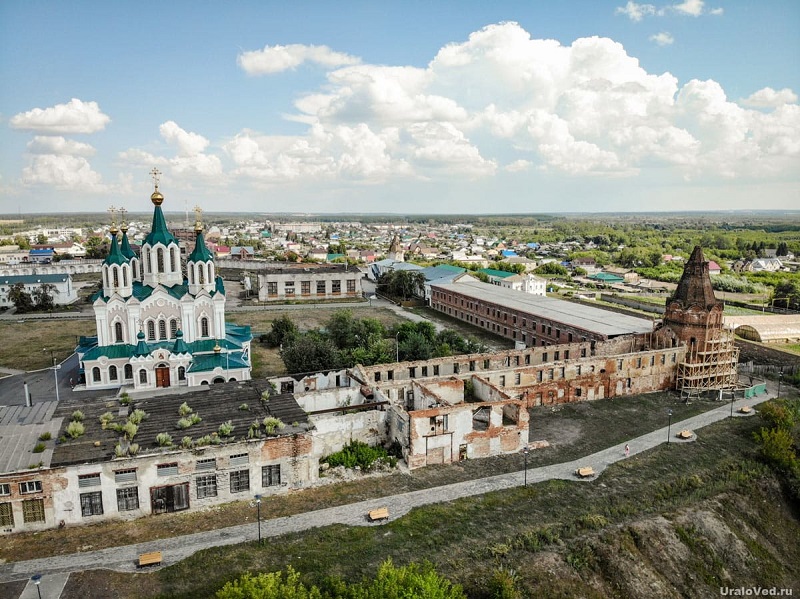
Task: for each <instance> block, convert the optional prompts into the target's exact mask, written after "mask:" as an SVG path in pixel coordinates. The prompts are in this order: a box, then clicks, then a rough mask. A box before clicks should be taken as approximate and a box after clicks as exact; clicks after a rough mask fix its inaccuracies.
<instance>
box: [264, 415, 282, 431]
mask: <svg viewBox="0 0 800 599" xmlns="http://www.w3.org/2000/svg"><path fill="white" fill-rule="evenodd" d="M263 424H264V428H265V429H266V430H267V434H268V435H274V434H275V432H276V431H278V430H280V429H282V428H284V427H285V426H286V425H285V424H284V423H283V422H281V419H280V418H275V417H274V416H267V417H266V418H264V423H263Z"/></svg>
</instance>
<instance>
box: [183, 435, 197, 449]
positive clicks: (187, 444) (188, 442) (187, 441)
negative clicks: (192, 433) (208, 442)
mask: <svg viewBox="0 0 800 599" xmlns="http://www.w3.org/2000/svg"><path fill="white" fill-rule="evenodd" d="M192 445H194V442H193V441H192V438H191V437H188V436H187V437H184V438H183V439H181V447H183V448H184V449H191V447H192Z"/></svg>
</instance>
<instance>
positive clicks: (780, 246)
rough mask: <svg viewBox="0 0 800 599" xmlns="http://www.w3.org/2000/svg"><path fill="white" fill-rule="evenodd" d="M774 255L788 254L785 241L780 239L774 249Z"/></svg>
mask: <svg viewBox="0 0 800 599" xmlns="http://www.w3.org/2000/svg"><path fill="white" fill-rule="evenodd" d="M775 255H776V256H788V255H789V246H787V245H786V242H785V241H781V242H780V243H779V244H778V249H777V250H775Z"/></svg>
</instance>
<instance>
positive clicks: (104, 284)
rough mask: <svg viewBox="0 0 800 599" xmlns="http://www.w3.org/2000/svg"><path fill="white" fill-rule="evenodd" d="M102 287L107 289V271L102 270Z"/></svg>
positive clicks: (105, 269)
mask: <svg viewBox="0 0 800 599" xmlns="http://www.w3.org/2000/svg"><path fill="white" fill-rule="evenodd" d="M103 287H108V269H107V268H103Z"/></svg>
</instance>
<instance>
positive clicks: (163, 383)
mask: <svg viewBox="0 0 800 599" xmlns="http://www.w3.org/2000/svg"><path fill="white" fill-rule="evenodd" d="M156 387H169V366H156Z"/></svg>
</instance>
